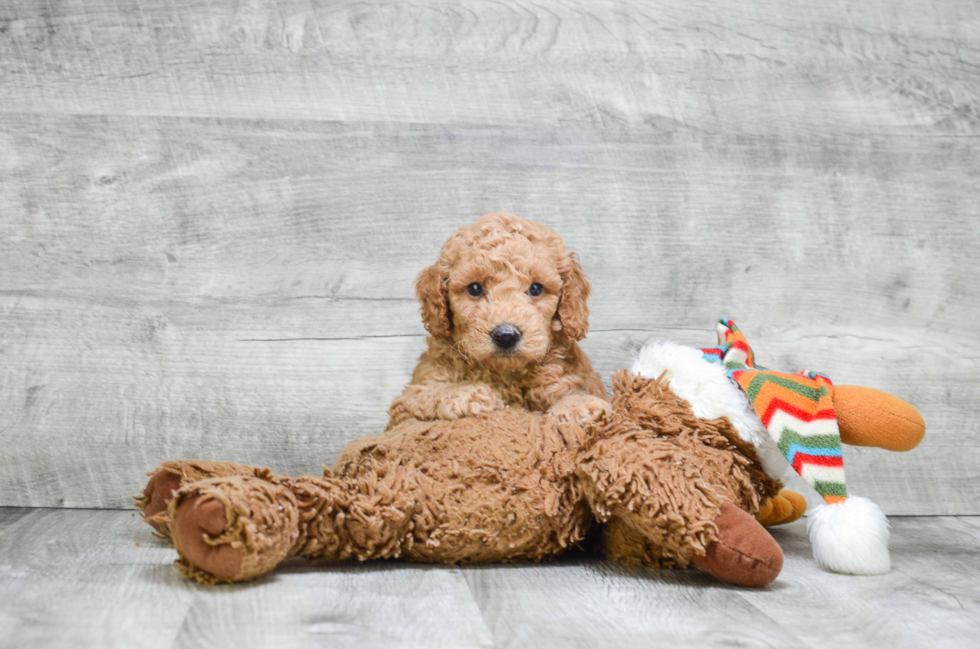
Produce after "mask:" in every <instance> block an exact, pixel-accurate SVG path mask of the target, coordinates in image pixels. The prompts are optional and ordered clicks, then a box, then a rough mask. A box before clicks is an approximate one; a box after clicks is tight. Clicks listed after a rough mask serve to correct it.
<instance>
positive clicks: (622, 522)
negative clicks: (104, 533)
mask: <svg viewBox="0 0 980 649" xmlns="http://www.w3.org/2000/svg"><path fill="white" fill-rule="evenodd" d="M471 282H480V283H481V284H483V285H484V286H485V287H486V294H485V295H484V296H480V297H479V298H474V297H472V296H470V295H469V294H468V293H466V291H465V288H466V286H467V285H468V284H469V283H471ZM532 282H538V283H540V284H542V285H543V286H544V287H545V293H544V294H543V295H541V296H539V297H532V296H530V295H528V293H527V288H528V287H529V286H530V284H531V283H532ZM417 289H418V296H419V302H420V304H421V312H422V317H423V319H424V321H425V326H426V328H427V329H428V331H429V333H430V334H431V335H430V337H429V338H428V339H427V344H428V349H427V351H426V352H425V353H423V354H422V357H421V359H420V360H419V363H418V366H417V367H416V368H415V372H414V373H413V376H412V381H411V382H410V383H409V385H408V386H406V388H405V390H404V391H403V393H402V394H401V395H400V396H399V397H398V398H397V399H395V401H394V403H393V404H392V406H391V408H390V409H389V414H390V421H389V424H388V427H387V428H386V430H385V431H384V432H383V433H382V434H381V435H378V436H376V437H369V438H365V439H360V440H356V441H354V442H351V443H350V444H348V446H347V447H346V448H345V449H344V451H343V452H342V453H341V455H340V457H339V458H338V459H337V462H336V464H335V466H334V469H333V471H332V472H331V471H329V470H325V471H324V475H323V476H322V477H315V476H300V477H290V476H283V475H275V474H272V473H271V472H268V471H266V470H256V469H253V468H251V467H243V466H238V465H229V466H227V467H225V468H222V467H210V468H212V469H215V473H217V472H218V471H219V470H220V471H223V473H222V475H223V477H214V478H211V479H205V480H198V481H197V482H190V483H182V484H183V486H182V487H181V488H180V489H179V491H177V492H176V495H175V496H174V498H173V500H172V502H171V503H170V509H169V518H170V520H172V521H176V522H175V523H174V525H173V528H174V529H173V536H174V538H175V539H178V538H180V537H181V534H183V539H184V541H186V543H180V542H178V544H177V545H178V550H179V551H180V552H181V555H182V556H181V559H180V560H179V566H180V568H181V570H182V571H183V572H184V573H185V574H187V575H188V576H191V577H193V578H195V579H198V580H200V581H203V582H205V583H213V582H214V581H219V580H220V581H241V580H245V579H250V578H253V577H255V576H257V575H259V574H262V573H263V572H266V571H267V570H269V569H271V567H272V566H273V565H275V564H276V563H277V562H278V561H280V560H281V559H283V558H285V557H288V556H302V557H307V558H321V559H346V558H358V559H362V560H365V559H377V558H387V557H404V558H408V559H413V560H418V561H442V562H450V563H455V562H474V561H506V560H513V559H517V558H529V559H541V558H544V557H546V556H549V555H553V554H556V553H558V552H560V551H562V550H564V549H565V548H568V547H569V546H572V545H575V544H576V543H578V542H580V541H582V540H583V539H584V537H585V535H586V532H587V531H588V529H589V528H590V526H591V525H593V524H594V522H595V520H596V519H597V518H598V519H599V520H600V521H602V522H604V523H606V536H605V547H606V551H607V553H608V554H609V555H610V556H611V557H613V558H615V559H618V560H620V561H626V562H633V563H636V562H640V563H648V564H652V565H661V566H670V565H678V566H686V565H688V564H689V563H690V562H691V561H692V560H693V559H694V558H695V557H699V556H704V555H705V552H706V549H707V548H708V546H709V545H710V544H712V543H713V542H714V541H716V540H717V539H718V529H717V527H716V525H715V523H714V521H715V518H716V517H717V516H718V515H719V511H720V509H721V506H722V503H724V502H732V503H734V504H735V505H737V506H738V507H741V508H743V509H745V510H746V511H748V512H750V513H752V514H755V513H756V512H757V511H758V508H759V501H760V499H761V498H763V497H765V496H767V495H772V494H774V493H775V490H776V488H777V485H776V484H775V483H773V481H771V480H770V479H769V478H768V477H767V476H766V475H765V473H764V472H763V471H762V468H761V466H760V465H759V462H758V459H757V458H756V457H755V455H754V452H753V450H752V448H751V447H750V446H749V445H748V444H746V443H744V442H742V441H741V440H740V439H739V437H738V433H737V432H736V431H735V429H734V428H733V427H732V426H731V424H730V423H729V422H728V420H727V419H723V418H722V419H700V418H698V417H696V416H695V415H694V414H693V412H692V411H691V407H690V405H689V404H688V403H687V402H685V401H683V400H682V399H680V398H679V397H677V396H676V395H675V394H674V393H672V392H671V391H670V389H669V387H668V383H667V382H666V380H664V379H663V377H657V378H649V379H647V378H642V377H640V376H638V375H635V374H628V373H626V372H625V371H623V372H620V373H619V374H617V375H616V377H615V379H614V381H613V387H614V398H613V400H612V402H611V403H610V402H609V401H608V400H606V398H605V397H606V392H605V388H604V387H603V385H602V382H601V381H600V380H599V377H598V375H597V374H596V373H595V372H594V371H593V370H592V366H591V363H590V362H589V359H588V357H586V355H585V354H584V353H583V352H582V350H581V349H580V348H579V346H578V344H577V342H576V341H577V340H579V339H581V338H582V337H584V336H585V333H586V330H587V327H588V309H587V307H586V304H585V300H586V298H587V297H588V294H589V285H588V282H587V281H586V279H585V277H584V275H583V274H582V270H581V268H580V266H579V264H578V261H577V260H576V259H575V256H574V255H573V254H571V253H569V252H568V251H567V250H566V249H565V246H564V245H563V244H562V241H561V239H560V238H559V237H558V235H557V234H555V233H554V232H552V231H551V230H549V229H547V228H545V227H544V226H541V225H538V224H536V223H531V222H529V221H525V220H524V219H520V218H518V217H516V216H511V215H506V214H490V215H487V216H484V217H482V218H481V219H480V220H479V221H477V223H476V224H475V225H473V226H471V227H469V228H463V229H462V230H460V231H459V232H457V233H456V234H455V235H453V236H452V237H451V238H450V239H449V241H448V242H447V243H446V245H445V246H444V247H443V250H442V254H441V256H440V258H439V260H438V261H437V262H436V264H435V265H433V266H432V267H430V268H428V269H426V270H425V271H423V272H422V274H421V275H420V276H419V280H418V284H417ZM502 323H506V324H513V325H516V326H518V327H519V328H520V329H521V331H522V332H523V334H524V336H523V340H522V342H521V346H520V347H518V348H517V350H516V351H515V352H514V353H512V354H506V355H504V354H499V353H497V352H496V351H495V350H494V349H493V347H492V345H491V344H490V343H489V342H488V340H487V338H488V335H489V331H490V329H492V328H493V326H496V325H497V324H502ZM178 464H179V465H181V466H174V465H167V466H165V467H164V468H163V471H166V472H170V473H174V472H179V473H181V474H182V475H183V473H184V468H183V466H182V464H183V463H178ZM187 464H189V465H193V467H192V468H194V471H195V472H196V473H194V475H195V476H197V475H198V473H200V471H199V470H198V469H199V468H200V465H199V464H194V463H187ZM188 475H189V474H188ZM152 483H153V481H152V479H151V484H152ZM153 495H154V494H152V493H147V494H146V497H145V498H143V499H142V501H141V502H150V501H152V499H153ZM212 501H213V502H212ZM201 503H204V506H203V507H201V506H200V504H201ZM215 503H220V505H221V506H218V505H216V504H215ZM194 507H200V508H199V509H197V510H194V509H192V508H194ZM185 508H187V509H185ZM195 511H198V512H204V511H209V512H212V514H211V516H215V515H221V516H223V518H222V519H220V520H216V519H214V518H210V519H208V520H198V519H197V518H195V517H194V516H193V514H194V512H195ZM182 512H183V514H182ZM215 512H217V514H215ZM182 515H183V520H184V521H185V522H186V526H182V524H181V520H182V519H181V518H180V517H181V516H182ZM201 516H202V517H203V516H204V515H203V514H202V515H201ZM188 521H189V522H188ZM201 530H203V533H204V540H205V542H206V543H205V551H203V552H199V553H198V554H194V553H195V550H194V547H195V546H197V547H198V548H199V549H200V546H201V545H202V544H201V536H200V535H201V533H202V532H201ZM209 530H214V531H209ZM758 530H759V531H760V532H761V533H762V534H763V535H764V534H765V532H764V530H762V528H761V527H759V528H758ZM218 545H220V546H221V547H222V548H223V550H222V553H223V556H224V557H225V559H227V558H228V556H229V551H231V552H233V553H234V552H237V553H238V554H237V555H234V557H233V558H236V560H235V561H231V562H224V563H221V564H213V565H211V564H209V563H208V562H209V561H211V558H210V557H212V556H217V554H216V553H213V552H212V550H213V549H214V547H215V546H218ZM188 553H190V554H188ZM190 555H194V558H193V560H192V557H191V556H190Z"/></svg>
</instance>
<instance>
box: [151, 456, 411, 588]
mask: <svg viewBox="0 0 980 649" xmlns="http://www.w3.org/2000/svg"><path fill="white" fill-rule="evenodd" d="M385 478H386V476H380V478H378V479H375V480H373V481H372V480H363V481H351V482H348V481H346V480H340V479H337V478H333V477H330V476H325V477H323V478H317V477H314V476H301V477H299V478H292V477H289V476H279V475H268V476H266V477H265V478H261V477H254V476H232V477H228V478H213V479H210V480H202V481H198V482H194V483H191V484H189V485H187V486H185V487H183V488H182V489H181V490H180V491H178V492H177V494H176V495H175V497H174V499H173V501H172V503H171V505H170V516H171V519H172V520H173V521H174V530H173V538H174V545H175V546H176V548H177V552H178V553H179V554H180V559H179V560H178V567H180V569H181V571H182V572H183V573H184V574H186V575H187V576H190V577H193V578H195V579H197V580H198V581H201V582H203V583H215V582H217V581H228V582H235V581H246V580H249V579H254V578H255V577H258V576H259V575H262V574H264V573H265V572H268V571H269V570H272V569H273V568H274V567H275V566H276V565H278V564H279V563H280V562H281V561H283V560H284V559H286V558H289V557H294V556H297V557H306V558H310V559H346V558H349V557H357V558H359V559H374V558H384V557H397V556H400V555H401V553H402V551H403V550H404V548H405V547H406V545H407V544H410V534H411V529H412V515H413V513H414V504H413V503H414V501H413V500H412V499H413V496H412V492H411V490H410V489H406V490H405V491H392V490H391V489H389V488H388V487H390V486H391V485H388V484H386V482H387V480H386V479H385Z"/></svg>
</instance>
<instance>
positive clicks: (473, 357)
mask: <svg viewBox="0 0 980 649" xmlns="http://www.w3.org/2000/svg"><path fill="white" fill-rule="evenodd" d="M589 292H590V287H589V283H588V281H587V280H586V278H585V275H584V274H583V273H582V267H581V265H580V264H579V261H578V258H577V256H576V255H575V254H574V253H571V252H569V251H568V249H566V248H565V244H564V243H563V242H562V240H561V237H559V236H558V234H557V233H555V232H554V231H553V230H551V229H549V228H546V227H545V226H543V225H541V224H539V223H534V222H532V221H527V220H525V219H522V218H520V217H518V216H514V215H512V214H504V213H494V214H486V215H484V216H482V217H480V219H479V220H477V222H476V223H475V224H473V225H471V226H469V227H465V228H462V229H460V230H459V231H457V232H456V233H455V234H454V235H452V236H451V237H450V238H449V240H448V241H447V242H446V243H445V245H443V247H442V251H441V253H440V255H439V260H438V261H437V262H436V263H435V264H433V265H432V266H430V267H428V268H426V269H425V270H423V271H422V273H421V274H420V275H419V276H418V279H417V280H416V294H417V296H418V299H419V303H420V304H421V313H422V321H423V324H424V325H425V328H426V330H427V331H428V332H429V334H430V335H429V337H428V338H427V339H426V344H427V346H428V349H427V350H426V351H425V353H423V354H422V356H421V358H420V359H419V363H418V365H417V366H416V367H415V371H414V372H413V373H412V380H411V382H410V383H409V384H408V385H407V386H406V387H405V390H404V392H402V394H401V396H399V397H398V398H396V399H395V400H394V402H393V403H392V405H391V407H390V408H389V410H388V414H389V417H390V419H389V423H388V429H391V428H392V427H393V426H395V425H397V424H399V423H400V422H402V421H404V420H406V419H419V420H423V421H431V420H436V419H457V418H460V417H466V416H473V415H479V414H482V413H487V412H492V411H494V410H497V409H500V408H504V407H505V406H513V407H518V408H523V409H526V410H530V411H534V412H542V413H544V412H550V413H553V414H555V415H556V416H558V417H560V418H561V419H562V420H567V421H574V422H576V423H581V424H585V423H587V422H590V421H595V420H597V419H598V418H599V417H601V416H603V415H604V414H605V415H608V413H609V411H610V407H609V403H608V401H607V399H606V389H605V387H604V386H603V384H602V380H601V379H600V378H599V375H598V374H597V373H596V372H595V371H594V370H593V369H592V363H591V362H589V358H588V356H586V355H585V353H584V352H583V351H582V349H581V348H580V347H579V345H578V343H577V341H579V340H582V339H583V338H585V334H586V332H587V331H588V326H589V309H588V306H587V305H586V300H587V298H588V296H589Z"/></svg>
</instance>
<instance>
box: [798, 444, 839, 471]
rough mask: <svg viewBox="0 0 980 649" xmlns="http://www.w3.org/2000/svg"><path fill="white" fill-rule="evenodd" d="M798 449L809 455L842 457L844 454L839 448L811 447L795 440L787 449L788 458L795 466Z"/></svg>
mask: <svg viewBox="0 0 980 649" xmlns="http://www.w3.org/2000/svg"><path fill="white" fill-rule="evenodd" d="M797 451H803V452H804V453H806V454H807V455H821V456H823V457H841V456H842V455H843V453H841V450H840V449H839V448H810V447H808V446H800V445H799V444H797V443H795V442H794V443H792V444H790V445H789V448H788V449H786V459H787V460H789V464H790V466H793V460H794V458H796V452H797Z"/></svg>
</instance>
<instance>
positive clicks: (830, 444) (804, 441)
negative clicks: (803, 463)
mask: <svg viewBox="0 0 980 649" xmlns="http://www.w3.org/2000/svg"><path fill="white" fill-rule="evenodd" d="M794 442H795V443H796V444H798V445H799V446H802V447H804V448H840V435H812V436H810V437H803V436H802V435H800V434H799V433H797V432H796V431H795V430H793V429H791V428H783V432H781V433H780V434H779V442H778V443H777V444H776V445H777V446H778V447H779V450H780V451H781V452H782V454H783V455H786V451H788V450H789V447H790V444H793V443H794Z"/></svg>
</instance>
